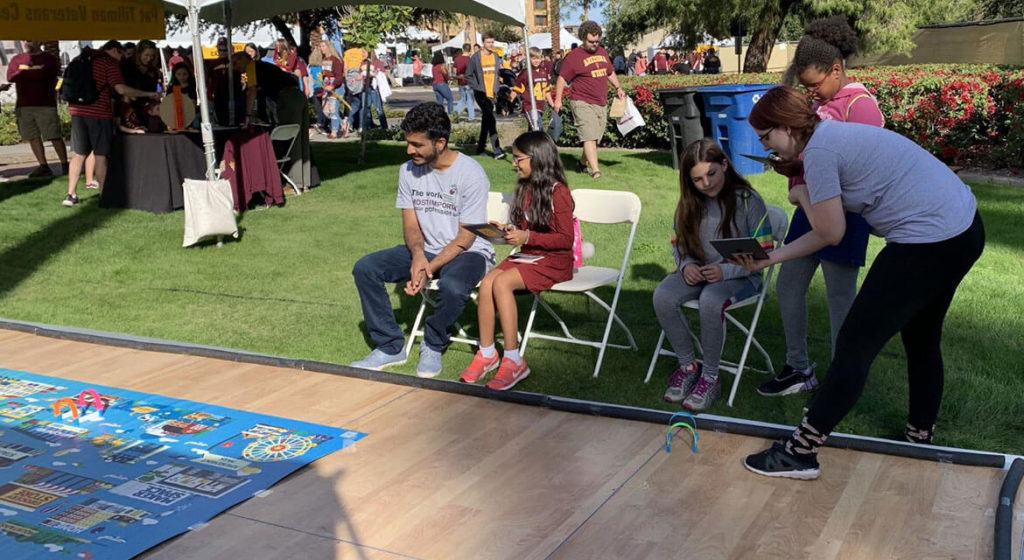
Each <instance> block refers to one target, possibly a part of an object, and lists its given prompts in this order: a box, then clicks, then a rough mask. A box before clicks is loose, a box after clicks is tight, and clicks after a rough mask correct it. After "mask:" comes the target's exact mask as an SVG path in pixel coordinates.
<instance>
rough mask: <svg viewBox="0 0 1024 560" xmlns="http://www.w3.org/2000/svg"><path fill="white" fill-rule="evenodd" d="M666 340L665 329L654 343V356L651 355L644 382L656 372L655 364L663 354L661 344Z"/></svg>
mask: <svg viewBox="0 0 1024 560" xmlns="http://www.w3.org/2000/svg"><path fill="white" fill-rule="evenodd" d="M664 342H665V331H664V330H662V331H661V335H660V336H658V343H657V344H655V345H654V356H651V366H650V367H649V368H647V377H645V378H644V383H647V382H648V381H650V380H651V374H652V373H654V366H655V364H657V363H658V357H659V356H661V345H662V343H664Z"/></svg>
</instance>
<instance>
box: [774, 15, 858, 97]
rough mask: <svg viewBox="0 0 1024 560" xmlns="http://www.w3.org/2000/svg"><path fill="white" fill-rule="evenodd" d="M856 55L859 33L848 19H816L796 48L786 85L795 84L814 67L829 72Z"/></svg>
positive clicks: (787, 73) (787, 71) (835, 17)
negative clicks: (806, 71)
mask: <svg viewBox="0 0 1024 560" xmlns="http://www.w3.org/2000/svg"><path fill="white" fill-rule="evenodd" d="M855 52H857V33H856V32H855V31H854V30H853V29H852V28H851V27H850V24H849V23H847V22H846V18H844V17H843V16H832V17H828V18H821V19H816V20H814V21H812V22H811V23H809V24H807V27H806V28H805V29H804V36H803V37H801V38H800V43H798V44H797V46H796V54H794V55H793V62H792V63H791V64H790V65H789V68H788V69H787V70H786V75H785V78H784V80H783V83H786V84H795V83H796V80H797V77H798V76H800V74H802V73H803V72H804V70H806V69H807V68H810V67H814V68H817V69H818V70H820V71H822V72H826V71H828V69H829V68H830V67H831V66H832V64H834V63H835V61H837V60H839V61H843V60H846V58H847V57H849V56H850V55H851V54H853V53H855Z"/></svg>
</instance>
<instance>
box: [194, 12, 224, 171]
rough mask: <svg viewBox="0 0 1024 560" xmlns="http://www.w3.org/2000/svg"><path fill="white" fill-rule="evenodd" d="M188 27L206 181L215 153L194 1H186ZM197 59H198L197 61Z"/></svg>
mask: <svg viewBox="0 0 1024 560" xmlns="http://www.w3.org/2000/svg"><path fill="white" fill-rule="evenodd" d="M188 27H189V30H190V31H191V32H192V61H193V63H194V65H195V68H194V69H193V70H194V71H195V73H196V97H198V98H199V117H200V119H201V120H200V122H201V123H202V124H201V125H200V131H201V132H202V136H203V153H204V155H205V156H206V179H207V180H208V181H212V180H213V179H214V171H213V168H214V165H215V164H216V159H217V156H216V152H215V151H214V148H213V129H212V128H211V127H210V107H209V102H208V98H207V96H206V69H205V68H204V67H203V45H202V44H200V42H199V6H198V5H197V4H196V0H188ZM197 57H198V59H197Z"/></svg>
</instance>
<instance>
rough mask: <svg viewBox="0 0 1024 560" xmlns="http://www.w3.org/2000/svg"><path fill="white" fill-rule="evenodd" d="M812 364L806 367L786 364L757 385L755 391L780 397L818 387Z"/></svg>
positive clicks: (768, 395)
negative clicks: (773, 375) (796, 367)
mask: <svg viewBox="0 0 1024 560" xmlns="http://www.w3.org/2000/svg"><path fill="white" fill-rule="evenodd" d="M814 366H815V364H811V365H810V366H809V367H808V368H807V369H795V368H793V366H791V365H789V364H786V366H785V367H783V368H782V371H780V372H779V374H778V375H776V376H775V378H774V379H770V380H768V381H765V382H764V383H762V384H760V385H759V386H758V387H757V393H758V394H759V395H762V396H765V397H782V396H785V395H795V394H797V393H806V392H808V391H814V390H816V389H817V388H818V378H817V377H814Z"/></svg>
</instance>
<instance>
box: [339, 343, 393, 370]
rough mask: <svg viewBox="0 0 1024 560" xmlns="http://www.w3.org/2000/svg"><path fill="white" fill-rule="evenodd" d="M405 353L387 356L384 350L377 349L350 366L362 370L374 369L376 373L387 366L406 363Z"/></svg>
mask: <svg viewBox="0 0 1024 560" xmlns="http://www.w3.org/2000/svg"><path fill="white" fill-rule="evenodd" d="M405 359H406V356H405V351H402V352H399V353H397V354H386V353H384V351H383V350H381V349H379V348H375V349H374V350H373V352H370V353H369V354H368V355H367V356H366V357H365V358H363V359H362V360H356V361H354V362H352V363H351V364H349V365H350V366H352V367H357V368H362V369H372V370H374V371H380V370H382V369H384V368H386V367H387V366H397V365H398V364H404V363H405Z"/></svg>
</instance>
